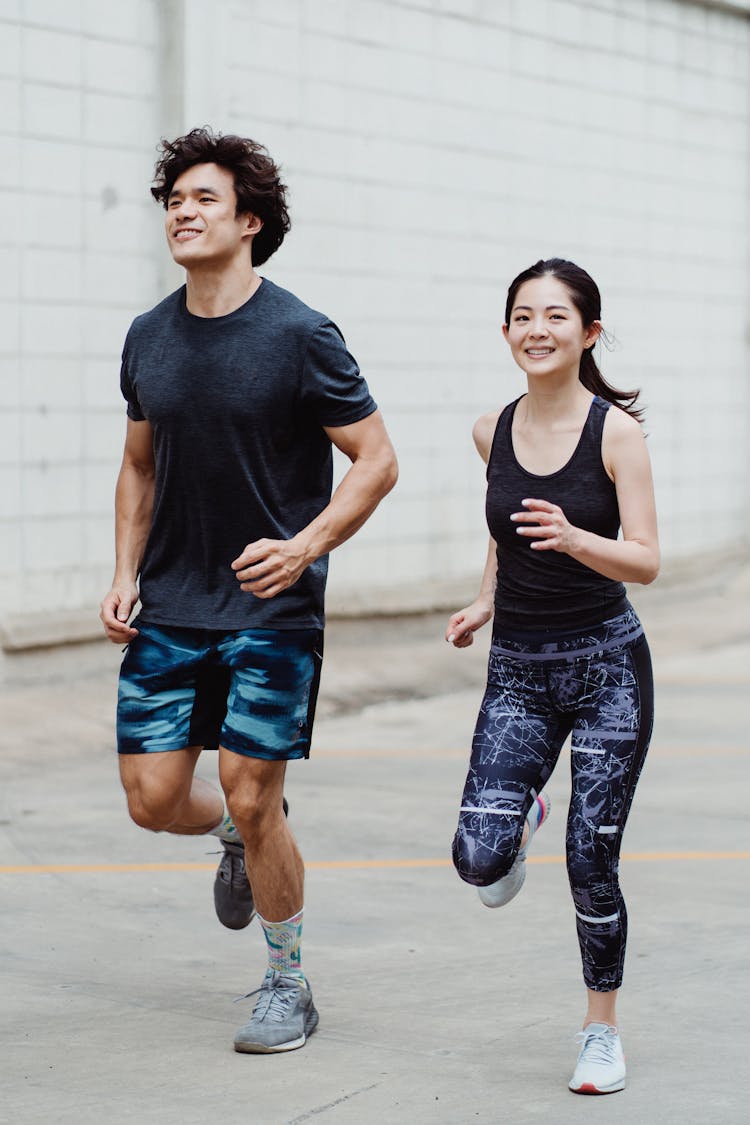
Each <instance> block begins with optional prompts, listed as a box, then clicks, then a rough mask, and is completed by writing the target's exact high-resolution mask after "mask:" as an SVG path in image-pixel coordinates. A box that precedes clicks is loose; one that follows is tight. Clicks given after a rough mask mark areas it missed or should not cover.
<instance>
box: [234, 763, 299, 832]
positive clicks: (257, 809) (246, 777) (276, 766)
mask: <svg viewBox="0 0 750 1125" xmlns="http://www.w3.org/2000/svg"><path fill="white" fill-rule="evenodd" d="M237 757H238V759H239V760H238V761H232V763H231V765H232V768H231V769H227V770H225V771H223V776H222V783H223V786H224V793H225V795H226V800H227V808H228V809H229V815H230V816H231V818H232V820H233V821H234V823H235V825H236V826H237V828H238V829H239V831H240V834H241V835H242V838H243V839H244V840H245V842H246V843H247V842H248V841H249V840H250V839H251V838H252V837H253V836H255V835H257V834H259V833H260V834H262V833H263V832H265V831H266V830H267V829H268V827H269V826H270V825H271V824H272V823H273V822H274V821H275V820H276V819H277V818H278V817H281V818H283V806H282V794H283V787H284V769H283V766H284V765H285V763H280V762H266V761H265V760H264V759H258V758H241V757H239V756H237Z"/></svg>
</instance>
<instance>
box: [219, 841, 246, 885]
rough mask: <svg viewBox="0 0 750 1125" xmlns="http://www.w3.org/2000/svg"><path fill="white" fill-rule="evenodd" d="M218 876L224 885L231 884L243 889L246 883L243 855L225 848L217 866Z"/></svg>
mask: <svg viewBox="0 0 750 1125" xmlns="http://www.w3.org/2000/svg"><path fill="white" fill-rule="evenodd" d="M218 875H219V878H220V879H223V880H224V882H225V883H231V885H232V886H233V887H244V886H245V884H246V883H247V872H246V871H245V857H244V855H239V854H238V853H237V852H234V851H230V849H229V848H225V849H224V856H223V858H222V861H221V863H220V864H219V871H218Z"/></svg>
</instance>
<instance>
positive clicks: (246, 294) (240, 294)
mask: <svg viewBox="0 0 750 1125" xmlns="http://www.w3.org/2000/svg"><path fill="white" fill-rule="evenodd" d="M262 280H263V279H262V278H261V277H259V276H258V274H257V273H256V272H255V270H254V269H253V267H252V266H251V265H250V264H249V263H247V262H246V261H244V262H242V263H237V264H234V263H233V264H231V265H230V266H227V265H226V263H224V264H222V265H221V266H213V267H211V266H204V267H203V268H199V269H192V270H188V271H187V276H186V287H187V294H186V301H187V309H188V312H190V313H192V314H193V316H202V317H216V316H227V315H228V314H229V313H232V312H234V310H235V309H238V308H239V307H240V306H241V305H244V304H245V302H246V301H249V300H250V298H251V297H252V295H253V293H255V291H256V290H257V289H258V287H259V286H260V283H261V281H262Z"/></svg>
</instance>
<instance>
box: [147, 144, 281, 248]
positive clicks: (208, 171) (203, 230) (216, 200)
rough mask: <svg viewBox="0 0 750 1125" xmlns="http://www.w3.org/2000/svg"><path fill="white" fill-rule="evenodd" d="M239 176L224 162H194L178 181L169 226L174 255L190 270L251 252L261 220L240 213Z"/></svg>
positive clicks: (170, 203)
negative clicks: (235, 179) (224, 164)
mask: <svg viewBox="0 0 750 1125" xmlns="http://www.w3.org/2000/svg"><path fill="white" fill-rule="evenodd" d="M236 208H237V195H236V193H235V190H234V177H233V176H232V173H231V172H229V171H228V170H227V169H226V168H222V167H220V165H218V164H194V165H193V167H192V168H188V170H187V171H186V172H183V173H182V175H181V176H179V177H178V178H177V179H176V180H175V182H174V187H173V188H172V191H171V192H170V195H169V199H168V200H167V212H166V219H165V227H166V232H167V242H168V244H169V249H170V250H171V251H172V257H173V258H174V260H175V261H176V262H177V264H178V265H180V266H184V267H185V269H193V268H196V267H197V268H200V267H201V266H204V265H220V264H221V263H222V262H229V261H231V260H232V259H233V258H234V257H236V256H237V254H242V253H248V254H249V253H250V246H251V244H252V238H253V235H255V234H257V233H258V231H259V230H260V227H261V222H260V220H259V219H257V218H256V217H255V216H254V215H249V214H244V215H237V214H236Z"/></svg>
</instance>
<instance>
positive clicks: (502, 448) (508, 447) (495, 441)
mask: <svg viewBox="0 0 750 1125" xmlns="http://www.w3.org/2000/svg"><path fill="white" fill-rule="evenodd" d="M522 398H523V395H519V396H518V398H516V399H514V400H513V402H509V403H508V405H507V406H505V407H503V409H502V410H501V411H500V417H499V418H498V420H497V425H496V426H495V433H494V436H493V438H492V446H491V448H490V456H489V460H488V461H487V472H486V474H485V475H486V476H487V477H489V474H490V468H491V467H492V463H493V461H495V462H496V461H497V459H498V457H500V456H502V455H503V454H506V455H507V453H508V451H510V452H511V454H512V451H513V441H512V438H511V426H512V425H513V415H514V414H515V411H516V406H517V405H518V403H519V402H520V401H521V399H522Z"/></svg>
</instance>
